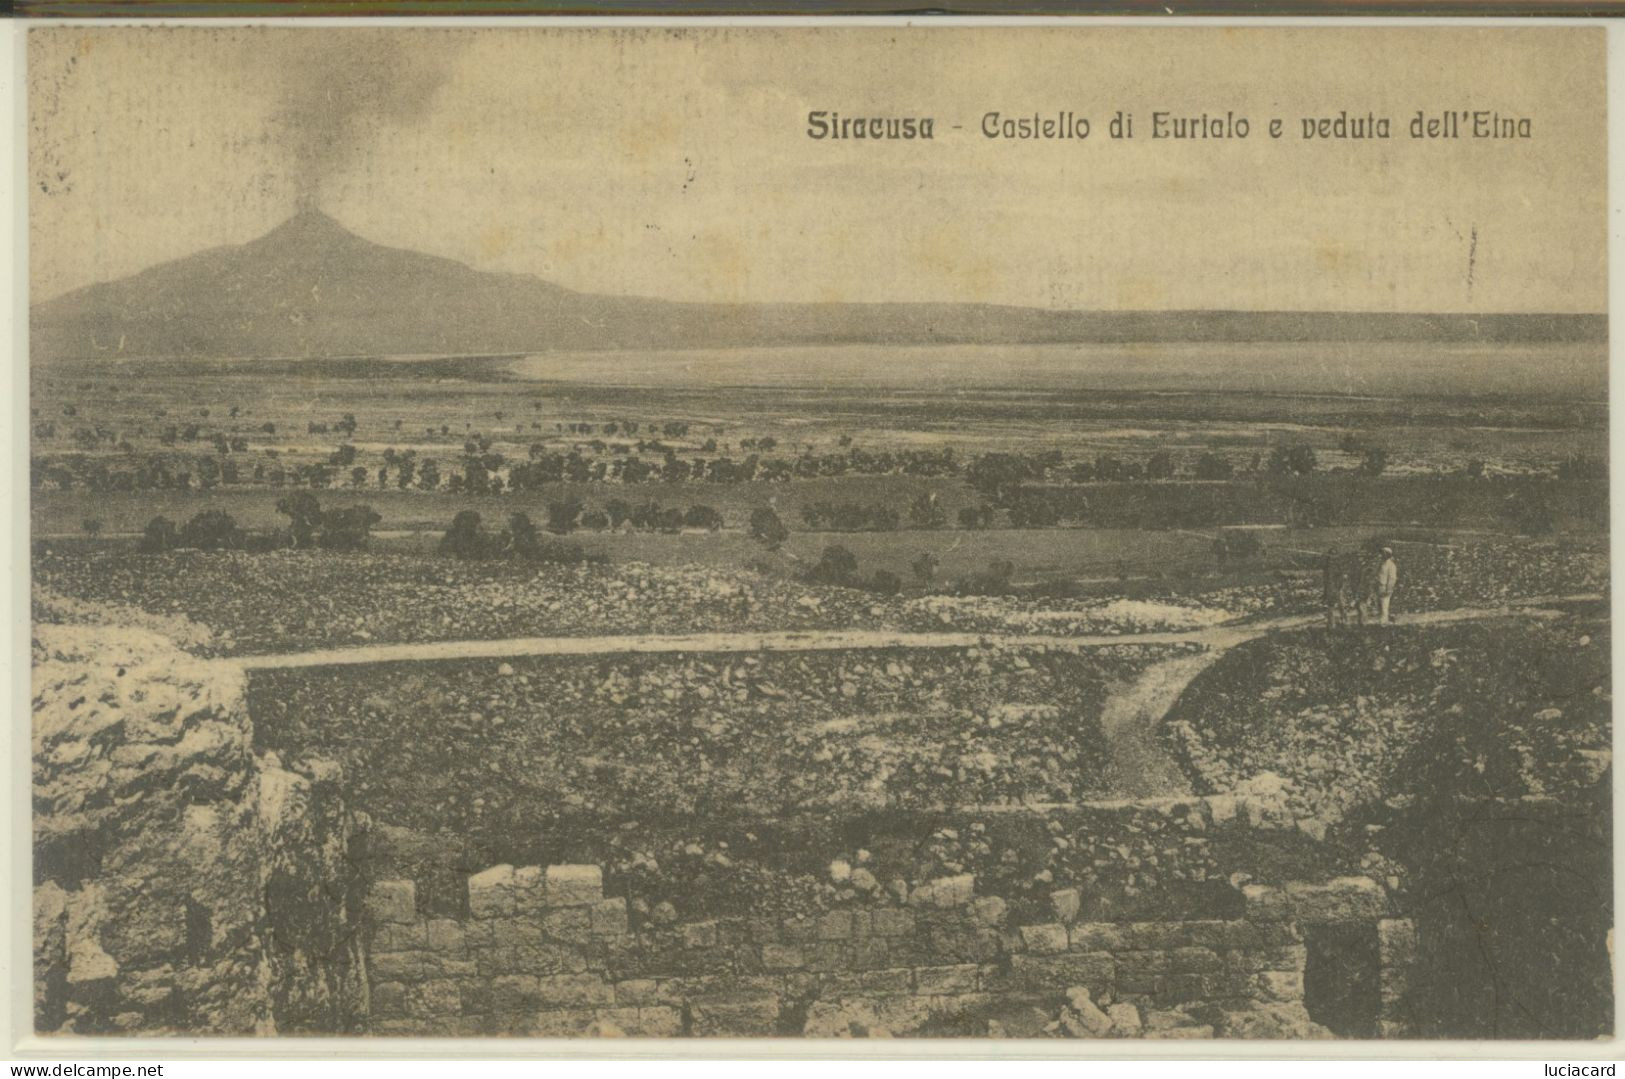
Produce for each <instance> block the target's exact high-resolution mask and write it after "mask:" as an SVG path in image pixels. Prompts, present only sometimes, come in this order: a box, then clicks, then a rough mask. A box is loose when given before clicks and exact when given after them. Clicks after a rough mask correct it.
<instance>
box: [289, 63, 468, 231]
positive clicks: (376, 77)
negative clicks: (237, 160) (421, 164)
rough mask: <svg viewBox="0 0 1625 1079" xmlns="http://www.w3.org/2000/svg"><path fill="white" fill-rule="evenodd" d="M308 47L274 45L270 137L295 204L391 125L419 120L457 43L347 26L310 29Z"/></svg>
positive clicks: (309, 202) (315, 196) (307, 199)
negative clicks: (291, 49)
mask: <svg viewBox="0 0 1625 1079" xmlns="http://www.w3.org/2000/svg"><path fill="white" fill-rule="evenodd" d="M309 38H310V45H309V47H308V48H304V49H301V50H299V51H298V52H297V53H294V54H292V55H291V56H290V55H288V53H287V52H285V51H284V50H280V49H279V50H277V64H276V67H275V71H274V72H273V73H272V78H273V79H274V80H275V85H276V87H277V92H278V95H277V105H276V109H275V112H274V114H273V124H274V132H273V135H274V137H275V138H276V139H277V140H278V141H280V142H281V143H282V144H283V145H284V146H285V147H286V150H287V153H288V155H289V158H290V160H289V170H290V175H289V179H290V181H291V183H292V186H293V189H294V194H295V196H296V198H297V201H298V205H299V208H300V209H309V208H312V207H315V206H317V205H319V204H320V203H321V199H322V194H323V189H324V187H325V186H326V185H327V184H328V183H329V182H330V181H331V180H332V179H333V178H334V177H335V176H336V175H338V174H339V173H341V172H342V171H343V170H344V169H345V168H346V167H347V166H349V165H350V164H351V163H352V162H353V161H354V160H355V159H356V158H357V157H358V156H360V155H363V154H365V153H366V151H367V149H368V147H370V146H372V145H374V144H375V143H376V141H377V140H378V139H379V138H381V137H383V136H384V135H385V133H386V132H387V131H388V130H389V129H391V128H398V127H401V126H404V125H409V124H411V123H412V122H414V121H416V120H418V119H421V118H422V117H423V116H425V115H426V114H427V112H428V110H429V107H430V105H431V104H432V103H433V101H434V97H435V94H436V92H438V91H439V89H440V86H441V84H442V83H443V82H444V81H445V79H446V76H447V73H448V71H449V69H450V61H451V59H452V56H453V55H454V53H455V51H456V49H457V47H458V46H457V44H456V43H455V42H454V40H453V39H452V38H451V37H450V36H449V35H439V34H428V33H425V34H422V35H416V34H413V35H407V34H401V33H399V32H395V33H380V32H373V31H346V32H344V33H342V34H315V33H312V34H310V35H309Z"/></svg>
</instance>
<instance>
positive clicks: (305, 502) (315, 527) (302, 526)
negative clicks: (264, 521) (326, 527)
mask: <svg viewBox="0 0 1625 1079" xmlns="http://www.w3.org/2000/svg"><path fill="white" fill-rule="evenodd" d="M276 511H277V512H278V513H280V514H282V515H283V516H285V517H287V518H288V533H289V536H290V537H291V539H292V541H293V546H294V547H296V548H298V549H301V550H303V549H305V548H307V547H314V546H315V545H316V534H317V533H318V532H319V531H320V530H321V527H322V506H321V503H320V502H318V501H316V496H315V495H313V494H311V493H310V492H309V491H297V492H295V493H294V494H291V495H289V496H288V497H286V498H279V499H277V503H276Z"/></svg>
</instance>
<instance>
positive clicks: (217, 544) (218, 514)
mask: <svg viewBox="0 0 1625 1079" xmlns="http://www.w3.org/2000/svg"><path fill="white" fill-rule="evenodd" d="M242 542H243V534H242V532H241V531H240V530H239V529H238V528H237V522H236V521H234V520H232V519H231V515H230V514H229V513H226V512H225V511H223V510H204V511H203V512H202V513H199V514H196V515H195V516H193V517H192V518H191V519H190V520H188V521H187V522H186V523H185V524H184V525H182V526H181V533H180V542H179V546H181V547H195V548H197V549H198V550H200V551H219V550H232V549H235V548H237V547H240V546H242Z"/></svg>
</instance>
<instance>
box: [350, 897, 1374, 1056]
mask: <svg viewBox="0 0 1625 1079" xmlns="http://www.w3.org/2000/svg"><path fill="white" fill-rule="evenodd" d="M1244 900H1245V913H1244V915H1243V916H1242V917H1240V918H1236V919H1230V920H1223V919H1211V920H1192V921H1166V922H1128V923H1091V922H1082V921H1077V920H1074V919H1075V914H1076V909H1075V907H1072V906H1070V905H1069V904H1068V903H1067V902H1066V901H1065V898H1064V897H1063V898H1062V899H1061V900H1060V901H1059V902H1058V903H1057V904H1056V912H1055V914H1056V920H1055V921H1053V922H1049V923H1045V924H1036V925H1021V926H1015V925H1011V924H1010V920H1009V917H1008V910H1007V906H1006V904H1005V902H1004V901H1003V900H1002V899H1000V898H998V897H996V896H987V895H982V896H979V895H977V893H976V881H975V879H974V878H973V877H971V876H969V875H963V876H957V877H948V878H943V879H940V880H936V881H933V882H930V883H928V884H925V885H922V886H920V887H918V888H916V889H914V891H913V893H912V894H911V895H910V896H909V897H908V900H907V902H906V903H897V904H896V905H893V906H889V907H876V908H868V909H839V910H833V911H830V912H828V913H825V914H823V915H821V916H819V917H817V918H808V919H799V920H789V921H777V920H773V919H767V918H759V917H748V916H740V917H726V918H716V919H712V920H708V921H703V922H692V923H686V924H683V923H672V924H659V923H658V921H657V920H654V919H649V920H643V919H638V918H635V917H629V913H628V909H627V904H626V902H625V900H624V899H622V898H619V897H606V896H605V895H604V890H603V877H602V874H601V872H600V870H599V869H598V867H596V866H548V867H545V868H541V867H534V866H532V867H524V868H518V869H515V868H514V867H512V866H506V865H503V866H496V867H494V868H492V869H489V870H487V871H485V872H483V873H480V874H478V875H476V876H474V877H472V878H471V879H470V880H469V882H468V914H467V916H466V917H459V918H446V917H425V916H423V915H422V914H420V913H419V911H418V909H417V903H416V893H415V889H414V886H413V884H412V882H410V881H382V882H379V883H377V884H375V885H373V887H372V890H371V892H370V895H369V898H368V902H367V913H368V917H367V922H368V929H367V934H368V945H369V947H368V952H369V954H368V960H367V970H368V975H369V981H370V985H371V1009H372V1010H371V1021H370V1024H369V1029H370V1030H371V1031H372V1032H373V1033H376V1034H417V1035H428V1034H439V1035H450V1034H459V1035H479V1034H510V1035H531V1036H565V1035H583V1034H587V1035H591V1034H597V1035H631V1036H651V1037H672V1036H679V1035H689V1036H697V1037H705V1036H740V1035H808V1036H817V1037H840V1036H852V1035H863V1034H869V1035H875V1034H887V1035H898V1036H903V1035H913V1034H934V1033H935V1034H987V1033H994V1034H998V1033H1005V1034H1010V1035H1036V1034H1040V1033H1043V1034H1055V1033H1062V1034H1068V1035H1072V1036H1077V1037H1162V1038H1181V1037H1184V1038H1204V1037H1215V1036H1218V1037H1266V1038H1278V1037H1305V1036H1309V1037H1313V1036H1321V1037H1324V1036H1326V1033H1327V1032H1326V1031H1325V1030H1324V1029H1322V1028H1321V1027H1319V1026H1318V1025H1317V1024H1315V1023H1314V1022H1312V1021H1311V1019H1310V1017H1309V1015H1308V1013H1307V1011H1306V1010H1305V1006H1304V969H1305V964H1306V959H1307V952H1306V948H1305V944H1304V937H1303V932H1302V928H1301V925H1302V924H1303V923H1304V922H1312V923H1317V924H1318V923H1324V922H1336V923H1346V924H1354V925H1360V926H1364V927H1365V928H1366V929H1368V930H1369V931H1370V932H1372V933H1373V934H1375V933H1376V932H1377V926H1378V922H1379V920H1380V919H1381V917H1382V915H1383V913H1384V906H1385V900H1384V899H1383V896H1382V893H1381V892H1380V891H1379V889H1378V888H1377V887H1376V885H1375V884H1373V883H1372V882H1371V881H1369V880H1365V879H1345V880H1339V881H1334V882H1332V883H1330V884H1325V885H1314V886H1310V885H1304V886H1292V887H1288V888H1269V887H1260V886H1248V887H1246V888H1245V889H1244ZM1390 925H1391V924H1390ZM1401 936H1402V933H1401V932H1400V931H1399V930H1398V929H1394V928H1392V925H1391V927H1390V931H1389V932H1388V934H1387V935H1386V936H1385V938H1384V939H1385V940H1388V941H1389V942H1390V944H1391V945H1393V946H1395V947H1397V944H1396V943H1395V942H1398V941H1399V940H1400V937H1401ZM1395 977H1396V978H1397V975H1396V976H1395ZM1388 984H1389V983H1387V982H1385V985H1388ZM1397 984H1398V983H1397V981H1396V982H1394V985H1397Z"/></svg>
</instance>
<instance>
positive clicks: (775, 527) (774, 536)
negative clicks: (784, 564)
mask: <svg viewBox="0 0 1625 1079" xmlns="http://www.w3.org/2000/svg"><path fill="white" fill-rule="evenodd" d="M750 535H751V538H752V539H754V540H755V541H756V542H757V543H760V544H761V545H762V546H763V547H766V548H767V549H768V550H770V551H776V550H778V549H779V548H780V547H782V546H784V541H785V540H787V539H789V538H790V530H789V529H788V528H785V527H784V522H783V521H781V520H779V515H778V514H776V513H774V512H773V511H772V510H771V509H769V508H768V507H766V506H761V507H759V508H757V509H755V510H752V511H751V515H750Z"/></svg>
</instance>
